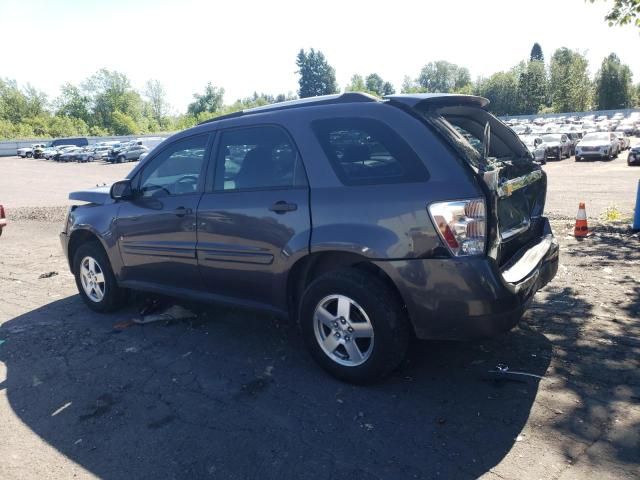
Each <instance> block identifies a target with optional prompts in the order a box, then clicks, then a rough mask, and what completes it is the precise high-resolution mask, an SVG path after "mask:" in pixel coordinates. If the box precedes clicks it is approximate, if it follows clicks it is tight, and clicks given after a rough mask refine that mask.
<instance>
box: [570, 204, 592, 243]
mask: <svg viewBox="0 0 640 480" xmlns="http://www.w3.org/2000/svg"><path fill="white" fill-rule="evenodd" d="M588 233H589V227H587V212H586V210H585V209H584V202H580V205H579V206H578V214H577V215H576V227H575V228H574V230H573V235H574V236H575V237H576V238H584V237H586V236H587V234H588Z"/></svg>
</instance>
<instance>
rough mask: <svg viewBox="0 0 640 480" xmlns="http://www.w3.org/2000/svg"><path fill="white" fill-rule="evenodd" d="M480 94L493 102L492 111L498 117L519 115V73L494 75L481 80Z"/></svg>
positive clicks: (479, 85) (478, 86) (479, 84)
mask: <svg viewBox="0 0 640 480" xmlns="http://www.w3.org/2000/svg"><path fill="white" fill-rule="evenodd" d="M477 91H478V94H479V95H480V96H482V97H486V98H488V99H489V100H490V101H491V106H490V108H491V111H492V112H493V113H495V114H496V115H517V114H519V113H520V98H519V91H518V72H517V71H516V70H510V71H508V72H498V73H494V74H493V75H491V76H490V77H489V78H487V79H482V80H479V82H478V85H477Z"/></svg>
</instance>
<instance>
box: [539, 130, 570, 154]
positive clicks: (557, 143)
mask: <svg viewBox="0 0 640 480" xmlns="http://www.w3.org/2000/svg"><path fill="white" fill-rule="evenodd" d="M542 140H543V141H544V144H545V147H546V150H547V152H546V154H545V155H546V156H547V158H554V159H556V160H562V159H563V158H569V157H570V156H571V142H570V141H569V137H567V136H566V135H564V134H562V133H549V134H545V135H542Z"/></svg>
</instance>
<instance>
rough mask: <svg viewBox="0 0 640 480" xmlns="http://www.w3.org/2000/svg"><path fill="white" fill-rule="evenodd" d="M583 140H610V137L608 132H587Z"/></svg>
mask: <svg viewBox="0 0 640 480" xmlns="http://www.w3.org/2000/svg"><path fill="white" fill-rule="evenodd" d="M582 140H583V141H585V142H594V141H597V142H608V141H609V140H610V137H609V134H608V133H587V134H586V135H585V136H584V138H583V139H582Z"/></svg>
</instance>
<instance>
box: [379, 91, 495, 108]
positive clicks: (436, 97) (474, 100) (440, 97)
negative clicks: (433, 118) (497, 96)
mask: <svg viewBox="0 0 640 480" xmlns="http://www.w3.org/2000/svg"><path fill="white" fill-rule="evenodd" d="M383 98H384V99H385V100H387V101H388V102H389V103H391V104H396V105H403V106H405V107H410V108H416V107H418V106H419V107H422V108H424V109H431V108H439V107H451V106H456V105H460V106H470V107H479V108H483V109H486V108H487V106H489V100H488V99H486V98H484V97H478V96H476V95H460V94H457V93H406V94H398V95H385V96H384V97H383Z"/></svg>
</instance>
